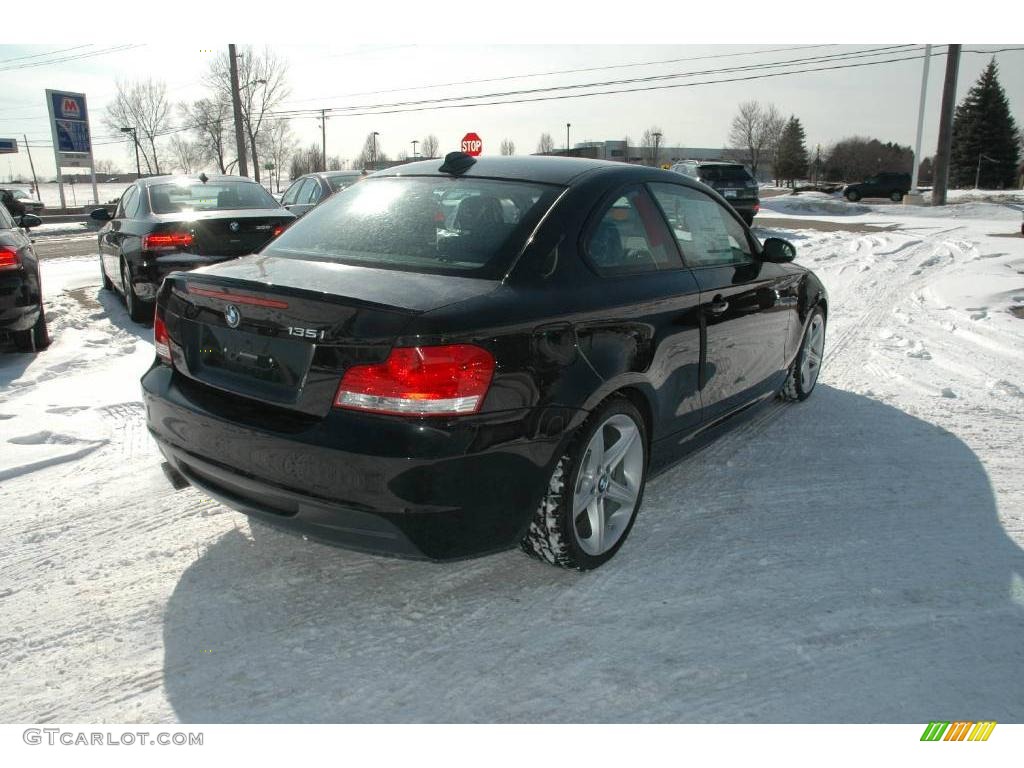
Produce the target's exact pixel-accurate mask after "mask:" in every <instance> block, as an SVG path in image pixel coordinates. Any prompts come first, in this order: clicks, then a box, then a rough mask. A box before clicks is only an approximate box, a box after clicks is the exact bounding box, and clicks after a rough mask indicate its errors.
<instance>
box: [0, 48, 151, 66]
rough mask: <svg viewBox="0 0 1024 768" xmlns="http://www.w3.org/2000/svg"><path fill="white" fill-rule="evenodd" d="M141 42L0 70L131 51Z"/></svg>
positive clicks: (60, 62) (61, 62)
mask: <svg viewBox="0 0 1024 768" xmlns="http://www.w3.org/2000/svg"><path fill="white" fill-rule="evenodd" d="M141 47H142V44H141V43H127V44H125V45H119V46H115V47H113V48H105V49H103V50H100V51H88V52H86V53H80V54H77V55H74V56H63V57H60V58H56V59H47V60H46V61H32V62H28V63H27V64H16V65H14V66H12V67H0V72H9V71H12V70H16V69H29V68H32V67H47V66H50V65H51V64H64V63H66V62H68V61H78V60H80V59H91V58H93V57H95V56H106V55H107V54H110V53H123V52H124V51H130V50H132V49H133V48H141Z"/></svg>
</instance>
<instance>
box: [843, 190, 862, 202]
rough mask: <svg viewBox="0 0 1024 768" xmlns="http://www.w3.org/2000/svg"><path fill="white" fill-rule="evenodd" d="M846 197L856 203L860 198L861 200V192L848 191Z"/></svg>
mask: <svg viewBox="0 0 1024 768" xmlns="http://www.w3.org/2000/svg"><path fill="white" fill-rule="evenodd" d="M846 199H847V200H849V201H850V202H851V203H856V202H857V201H858V200H860V193H858V192H847V193H846Z"/></svg>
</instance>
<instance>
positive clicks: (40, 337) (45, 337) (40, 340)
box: [13, 304, 50, 352]
mask: <svg viewBox="0 0 1024 768" xmlns="http://www.w3.org/2000/svg"><path fill="white" fill-rule="evenodd" d="M13 336H14V346H16V347H17V348H18V349H20V350H21V351H22V352H38V351H39V350H41V349H46V348H47V347H48V346H50V331H49V329H48V328H47V327H46V315H45V314H44V312H43V306H42V305H41V304H40V305H39V317H38V319H37V320H36V322H35V325H33V326H32V327H31V328H29V329H28V330H27V331H16V332H15V333H14V334H13Z"/></svg>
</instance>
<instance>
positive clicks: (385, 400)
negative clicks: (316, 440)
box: [334, 344, 494, 416]
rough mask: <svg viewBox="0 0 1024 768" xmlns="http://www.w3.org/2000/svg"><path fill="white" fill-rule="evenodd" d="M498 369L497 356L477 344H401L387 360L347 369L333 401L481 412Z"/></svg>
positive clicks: (437, 412)
mask: <svg viewBox="0 0 1024 768" xmlns="http://www.w3.org/2000/svg"><path fill="white" fill-rule="evenodd" d="M493 375H494V357H493V356H492V355H491V353H490V352H488V351H487V350H486V349H481V348H480V347H476V346H473V345H472V344H448V345H445V346H436V347H396V348H395V349H392V350H391V354H390V355H388V359H387V360H385V361H384V362H383V363H375V364H372V365H354V366H352V367H351V368H349V369H348V370H347V371H345V375H344V377H342V380H341V386H339V387H338V395H337V397H335V399H334V404H335V406H336V407H338V408H350V409H353V410H357V411H369V412H371V413H385V414H391V415H395V416H458V415H463V414H467V413H476V412H477V411H478V410H480V406H481V405H482V404H483V401H484V395H486V394H487V389H488V387H489V386H490V385H491V377H492V376H493Z"/></svg>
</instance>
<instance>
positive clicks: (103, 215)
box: [89, 208, 114, 221]
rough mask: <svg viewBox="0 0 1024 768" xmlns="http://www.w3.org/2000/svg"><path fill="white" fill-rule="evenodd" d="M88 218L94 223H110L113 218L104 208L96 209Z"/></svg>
mask: <svg viewBox="0 0 1024 768" xmlns="http://www.w3.org/2000/svg"><path fill="white" fill-rule="evenodd" d="M89 218H90V219H94V220H95V221H110V220H111V219H112V218H114V217H113V216H111V215H110V211H108V210H107V209H106V208H96V209H95V210H93V212H92V213H90V214H89Z"/></svg>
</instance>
